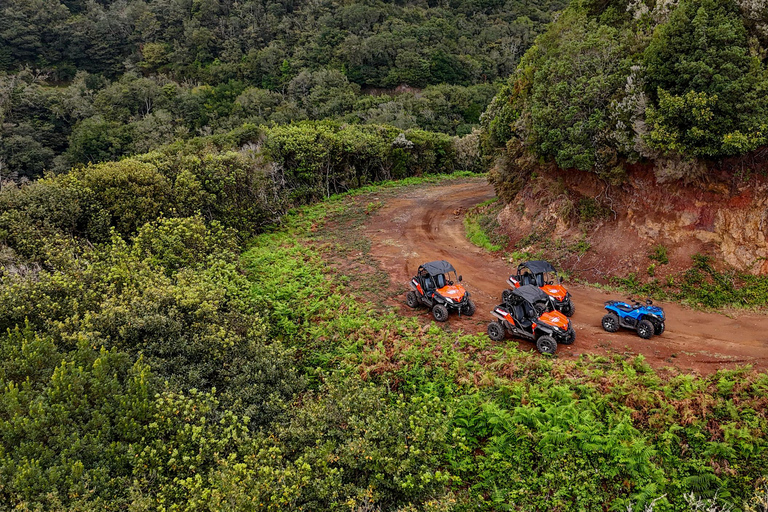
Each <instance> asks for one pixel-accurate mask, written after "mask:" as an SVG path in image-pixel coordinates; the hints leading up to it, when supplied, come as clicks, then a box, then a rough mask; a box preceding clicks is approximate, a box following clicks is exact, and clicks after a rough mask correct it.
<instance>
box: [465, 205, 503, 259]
mask: <svg viewBox="0 0 768 512" xmlns="http://www.w3.org/2000/svg"><path fill="white" fill-rule="evenodd" d="M501 208H502V204H501V203H499V202H498V199H492V200H490V201H486V202H484V203H480V204H479V205H477V206H475V207H474V208H472V209H471V210H470V211H468V212H466V213H465V214H464V229H465V231H466V234H467V238H468V239H469V241H470V242H472V243H473V244H475V245H476V246H478V247H482V248H483V249H486V250H488V251H491V252H496V251H500V250H501V249H503V248H504V246H505V245H506V244H507V237H505V236H503V235H500V234H499V233H498V231H497V230H498V228H499V227H500V226H499V221H498V219H497V216H498V214H499V212H500V211H501Z"/></svg>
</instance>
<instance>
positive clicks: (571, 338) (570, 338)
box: [562, 327, 576, 345]
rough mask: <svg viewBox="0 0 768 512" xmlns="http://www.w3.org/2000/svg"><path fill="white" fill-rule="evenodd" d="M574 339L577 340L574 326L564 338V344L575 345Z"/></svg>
mask: <svg viewBox="0 0 768 512" xmlns="http://www.w3.org/2000/svg"><path fill="white" fill-rule="evenodd" d="M574 341H576V331H574V330H573V327H570V328H569V329H568V331H567V332H566V333H565V338H564V339H563V341H562V344H563V345H573V342H574Z"/></svg>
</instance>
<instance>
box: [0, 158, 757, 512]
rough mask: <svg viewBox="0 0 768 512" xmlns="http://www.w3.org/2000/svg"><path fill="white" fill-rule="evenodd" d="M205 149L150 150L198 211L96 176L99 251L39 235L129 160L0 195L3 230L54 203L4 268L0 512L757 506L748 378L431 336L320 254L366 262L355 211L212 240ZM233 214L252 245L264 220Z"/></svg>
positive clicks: (59, 230) (361, 208)
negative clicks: (104, 228)
mask: <svg viewBox="0 0 768 512" xmlns="http://www.w3.org/2000/svg"><path fill="white" fill-rule="evenodd" d="M205 152H206V153H208V156H205V155H204V156H203V157H199V156H192V157H190V159H189V160H186V161H184V162H176V161H173V159H172V158H171V157H170V156H166V157H165V158H169V159H170V162H169V163H167V164H165V165H164V164H163V163H162V158H163V157H162V155H160V154H155V155H154V156H153V159H154V160H153V161H154V162H155V163H154V164H153V165H155V166H158V167H159V168H162V169H168V168H169V167H172V166H184V167H185V169H184V170H183V171H181V172H179V176H181V175H184V178H183V179H180V178H178V177H177V179H176V180H175V182H174V183H176V184H177V187H178V188H177V191H178V192H179V193H180V192H181V191H184V193H185V194H188V195H195V194H196V195H197V197H208V198H209V199H210V201H211V202H210V203H208V207H207V208H201V214H198V215H194V214H193V215H189V213H188V212H182V211H173V210H169V211H167V212H166V214H165V215H162V216H160V217H157V218H154V219H153V218H152V215H155V214H154V213H151V214H149V215H148V216H147V218H146V219H141V220H139V219H137V218H136V217H131V213H132V212H135V211H136V210H137V208H125V206H126V203H125V201H126V199H128V198H137V199H139V200H141V199H142V198H144V197H148V196H150V195H153V194H144V195H142V193H143V192H146V191H148V190H151V189H150V188H141V187H132V188H126V190H125V193H123V194H121V193H120V191H119V190H118V189H119V187H117V186H113V187H108V186H102V187H94V188H95V189H96V190H94V192H95V193H97V194H101V195H96V196H95V197H96V198H98V201H96V206H97V207H98V209H101V210H103V211H104V213H101V214H100V215H96V216H93V217H89V219H96V220H98V218H99V217H103V219H102V222H105V223H108V224H111V225H112V226H113V228H117V229H120V230H121V232H118V231H116V230H115V229H113V230H112V234H111V236H110V238H109V239H107V240H105V241H101V242H99V241H98V240H97V241H95V242H94V243H88V242H89V241H90V240H89V239H90V237H91V235H90V234H89V233H88V232H81V231H67V230H66V227H67V226H70V225H71V224H57V223H56V222H62V221H63V220H66V219H70V220H71V219H73V217H72V210H68V209H66V208H65V205H68V204H69V203H70V202H69V201H65V200H63V199H66V198H67V197H68V194H73V193H75V192H76V191H77V189H78V188H79V187H80V186H83V185H85V184H86V183H87V181H88V179H89V178H88V176H92V177H93V179H96V178H97V177H102V176H105V175H106V176H109V175H110V172H109V168H110V166H114V167H113V168H114V170H115V172H117V173H120V174H129V175H133V174H132V173H130V172H126V171H127V169H130V166H136V167H137V168H140V167H141V166H140V165H139V164H140V163H141V162H139V161H136V160H134V159H127V160H124V161H123V162H120V163H116V164H115V163H111V164H100V165H99V166H92V167H88V168H85V169H84V170H82V171H81V174H75V173H73V174H72V175H68V176H65V177H59V178H56V179H50V180H40V181H38V182H36V183H34V184H32V185H29V186H27V187H23V188H21V189H19V190H12V191H7V190H4V191H3V192H2V193H0V195H1V196H2V197H3V198H4V200H7V199H9V198H10V199H11V200H13V201H15V202H12V203H8V202H4V203H3V206H2V215H3V218H4V219H7V218H9V217H12V216H13V215H14V214H15V215H16V216H17V218H18V217H22V215H21V213H27V212H37V213H36V214H37V215H38V219H39V216H40V215H42V212H47V214H48V215H49V216H50V218H51V223H50V224H48V225H47V226H46V229H49V230H50V234H49V236H50V237H51V239H57V240H59V245H54V244H49V245H45V244H41V247H40V251H39V252H41V253H42V254H44V257H43V258H41V259H39V260H37V262H38V263H37V264H34V263H35V261H34V260H30V261H29V262H28V265H26V266H21V265H16V266H8V265H5V266H3V267H2V274H0V303H1V304H3V308H0V326H2V327H3V331H2V332H0V356H2V357H0V503H3V504H4V505H5V506H7V507H8V508H11V507H13V508H18V509H21V510H62V509H68V510H83V511H86V510H124V509H131V510H237V511H242V510H246V511H247V510H349V511H358V512H359V511H363V510H382V511H384V510H387V511H388V510H399V511H417V510H424V511H447V510H456V511H470V510H510V509H519V510H545V509H546V510H564V511H565V510H574V511H576V510H603V509H606V508H609V509H612V510H622V511H623V510H628V509H629V507H630V506H631V507H632V510H642V509H643V507H645V506H650V505H651V504H652V505H653V507H654V510H656V511H685V510H700V509H701V508H698V509H697V508H695V507H697V506H698V507H709V509H710V510H715V509H714V508H712V507H725V506H728V505H729V504H734V505H736V506H738V507H742V506H743V507H754V508H753V509H754V510H760V509H759V508H758V507H760V506H761V505H760V503H761V501H760V500H763V503H764V498H765V496H764V494H765V491H764V489H763V486H764V480H761V478H762V477H765V476H766V473H765V468H766V467H768V445H767V444H766V436H767V435H768V418H766V407H765V406H766V400H767V399H766V396H767V394H766V392H767V390H768V388H767V387H768V380H767V378H766V375H765V374H764V373H757V372H753V371H750V370H749V369H742V370H735V371H734V370H732V371H721V372H718V373H716V374H714V375H712V376H709V377H705V378H701V377H697V376H693V375H681V374H678V373H677V372H675V371H674V370H669V371H665V372H662V373H659V374H657V373H655V372H654V370H652V369H651V368H650V367H649V366H648V365H647V364H646V363H645V362H644V361H643V360H642V358H638V359H633V360H626V359H625V358H624V357H623V356H617V357H616V358H615V359H609V358H600V357H598V358H589V357H583V358H581V359H579V360H577V361H574V360H570V361H563V360H558V359H548V358H542V357H541V356H540V355H539V354H536V353H532V352H523V351H518V350H517V349H516V348H515V346H514V344H513V343H503V344H493V343H490V341H489V340H488V338H487V336H485V335H474V336H473V335H465V334H463V333H461V332H452V331H450V330H443V329H440V328H437V327H435V326H432V327H428V328H426V329H424V328H422V326H421V325H419V323H418V321H417V320H416V319H415V318H412V317H403V316H402V315H399V314H398V313H397V312H394V311H388V310H386V309H385V308H382V307H381V306H380V305H378V306H377V305H374V304H371V303H369V302H367V301H366V299H365V298H364V297H363V295H364V287H365V279H367V278H375V279H376V287H377V288H381V287H382V282H381V279H382V276H381V275H379V274H376V275H375V276H366V275H365V273H364V272H354V273H353V272H345V271H343V270H342V271H338V270H334V268H338V267H336V266H335V265H333V264H329V263H333V262H338V261H339V258H341V259H342V260H344V258H352V259H354V258H355V257H356V256H355V255H359V254H361V250H362V252H363V254H362V255H361V256H360V257H361V258H362V259H361V260H360V261H357V262H356V261H350V263H351V265H352V267H355V268H359V267H362V266H365V265H368V264H370V261H369V260H368V259H367V258H366V255H365V254H364V253H365V246H364V244H360V239H359V236H357V235H359V234H360V233H358V232H357V231H355V229H356V226H357V225H358V224H359V219H360V218H365V214H366V212H367V211H368V208H369V207H370V204H371V203H370V201H371V199H372V198H371V197H367V198H366V197H364V198H361V199H360V200H359V201H355V199H354V198H350V197H336V198H333V199H331V200H328V201H324V202H322V203H320V204H318V205H315V206H310V207H304V208H301V209H299V210H297V211H294V212H292V213H290V214H289V215H287V216H285V217H284V218H283V223H282V226H281V227H276V228H274V229H273V230H271V231H270V232H268V233H263V234H261V235H259V236H257V237H255V238H253V239H250V240H249V241H248V243H247V245H246V244H244V243H242V239H241V238H238V237H237V233H236V232H235V230H234V229H231V228H227V225H231V218H230V217H228V216H227V215H226V212H227V211H229V210H231V212H233V213H234V212H237V211H238V209H237V206H236V201H237V199H238V196H234V197H233V199H232V200H233V201H235V202H229V201H222V200H221V198H222V197H225V196H220V198H219V200H218V201H217V200H216V199H215V197H212V196H211V195H210V194H212V192H211V191H210V190H209V189H207V188H206V186H207V183H208V182H210V181H223V182H229V183H230V184H231V183H232V182H231V181H229V180H228V179H221V180H217V179H214V178H210V179H207V180H205V179H202V178H200V179H196V176H200V177H202V176H210V175H211V174H210V172H211V171H209V170H208V169H210V170H212V171H215V172H221V170H222V169H226V168H227V166H226V165H225V164H226V162H230V164H229V165H231V159H232V158H233V155H231V154H229V153H227V152H226V151H224V152H222V153H223V154H221V155H218V153H219V150H217V149H215V148H214V147H213V146H209V147H208V148H207V149H206V150H205ZM125 162H128V163H125ZM126 166H127V167H126ZM184 171H186V172H184ZM252 172H253V170H252V168H247V169H243V174H245V175H248V174H250V173H252ZM214 174H215V173H214ZM147 175H149V173H148V172H147V168H144V171H143V172H140V173H138V174H136V176H138V177H142V176H147ZM235 176H237V175H235ZM257 176H258V175H257ZM238 179H239V178H238ZM56 180H61V182H60V183H57V182H56ZM412 182H413V181H411V183H412ZM142 183H149V181H142ZM181 183H186V185H184V186H183V187H182V186H181ZM195 183H197V185H195ZM238 183H246V184H249V186H251V187H252V190H260V185H259V182H258V180H254V181H247V182H240V181H238ZM8 190H11V189H8ZM375 193H376V196H375V197H376V198H377V199H379V200H381V199H384V200H386V194H387V191H386V189H380V188H377V189H375ZM6 194H8V195H6ZM168 197H173V196H172V195H170V196H168ZM45 198H47V199H45ZM57 200H58V201H57ZM217 203H218V206H219V209H216V208H214V205H215V204H217ZM78 204H79V206H83V203H78ZM20 205H25V208H27V209H26V210H25V211H23V212H22V210H21V206H20ZM112 205H114V208H113V209H112V210H110V207H111V206H112ZM136 205H137V206H142V205H141V204H138V203H137V204H136ZM146 210H147V211H150V212H151V211H153V210H152V209H151V208H147V209H146ZM96 220H94V222H95V221H96ZM145 220H146V222H144V221H145ZM38 221H39V220H38ZM240 222H242V224H239V225H238V227H239V229H240V231H241V233H243V232H248V231H253V230H255V226H257V225H258V224H259V223H260V222H261V220H260V218H259V217H258V216H254V217H249V216H247V215H243V216H242V217H240ZM250 223H253V225H250ZM34 241H35V238H29V243H34ZM73 242H80V243H73ZM348 243H351V244H353V245H351V246H350V245H347V244H348ZM243 250H245V253H244V254H241V251H243ZM344 261H346V260H344ZM358 264H360V265H359V266H358ZM344 268H348V267H344Z"/></svg>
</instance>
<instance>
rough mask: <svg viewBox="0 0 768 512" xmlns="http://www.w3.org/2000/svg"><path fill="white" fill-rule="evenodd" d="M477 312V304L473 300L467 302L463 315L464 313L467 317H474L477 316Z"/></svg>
mask: <svg viewBox="0 0 768 512" xmlns="http://www.w3.org/2000/svg"><path fill="white" fill-rule="evenodd" d="M475 311H477V307H476V306H475V303H474V302H472V301H471V300H468V301H467V305H466V306H464V308H463V310H462V313H464V314H465V315H467V316H472V315H474V314H475Z"/></svg>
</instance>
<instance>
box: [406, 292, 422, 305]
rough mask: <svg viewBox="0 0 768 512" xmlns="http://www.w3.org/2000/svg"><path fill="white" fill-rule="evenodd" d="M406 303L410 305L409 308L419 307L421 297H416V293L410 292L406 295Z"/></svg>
mask: <svg viewBox="0 0 768 512" xmlns="http://www.w3.org/2000/svg"><path fill="white" fill-rule="evenodd" d="M405 303H406V304H408V307H409V308H415V307H416V306H418V305H419V296H418V295H416V292H408V293H406V294H405Z"/></svg>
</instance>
